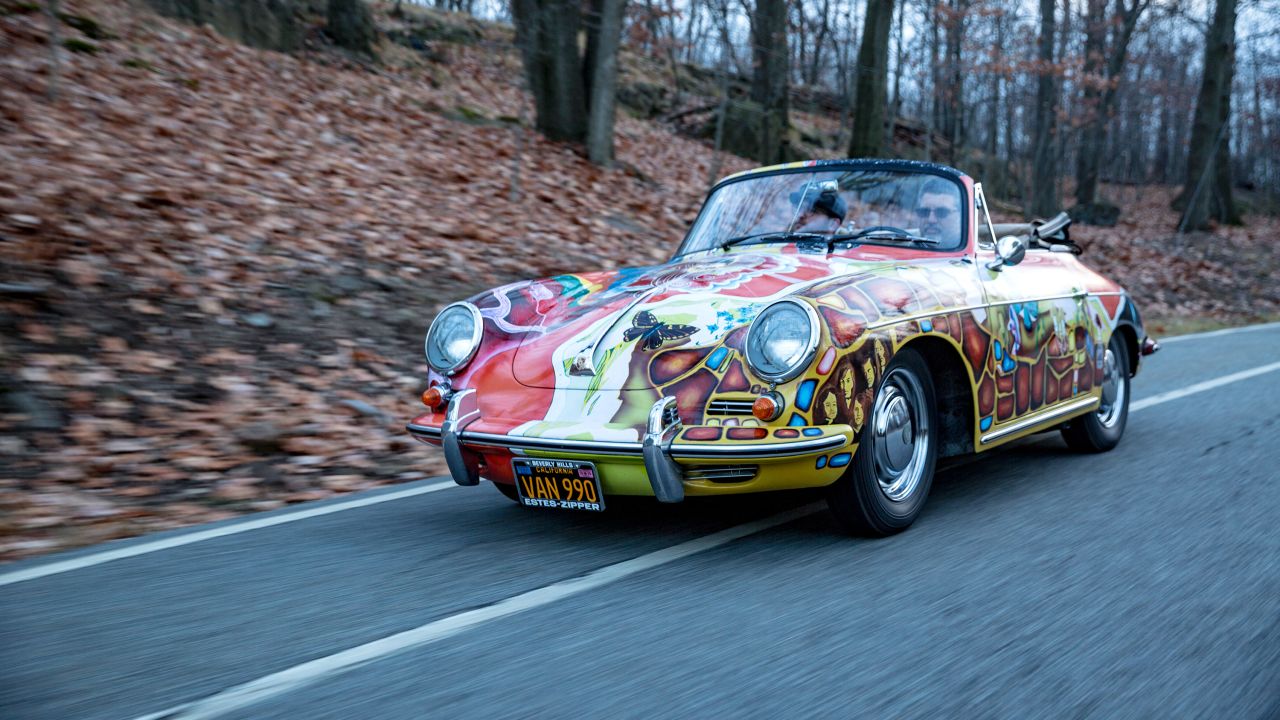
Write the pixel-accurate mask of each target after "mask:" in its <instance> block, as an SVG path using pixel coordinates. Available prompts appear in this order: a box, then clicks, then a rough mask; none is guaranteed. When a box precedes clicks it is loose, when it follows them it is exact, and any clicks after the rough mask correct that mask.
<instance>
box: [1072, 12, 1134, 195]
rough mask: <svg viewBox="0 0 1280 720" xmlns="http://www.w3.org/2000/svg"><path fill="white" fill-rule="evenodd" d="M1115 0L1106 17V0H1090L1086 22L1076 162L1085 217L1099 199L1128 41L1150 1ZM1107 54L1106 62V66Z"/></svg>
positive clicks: (1078, 186) (1077, 188)
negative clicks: (1128, 2)
mask: <svg viewBox="0 0 1280 720" xmlns="http://www.w3.org/2000/svg"><path fill="white" fill-rule="evenodd" d="M1132 2H1133V4H1132V5H1125V0H1116V17H1115V18H1114V19H1113V20H1112V21H1111V22H1110V23H1109V22H1108V20H1107V18H1106V0H1088V19H1087V20H1086V25H1085V65H1084V76H1085V83H1086V85H1085V100H1084V110H1085V113H1086V115H1085V126H1084V132H1083V133H1081V143H1080V154H1079V156H1078V157H1077V163H1076V204H1077V205H1078V206H1080V208H1081V209H1082V210H1083V211H1084V212H1082V213H1080V217H1081V218H1082V219H1087V218H1089V217H1090V216H1091V215H1092V212H1091V209H1092V206H1093V205H1094V204H1095V203H1096V202H1097V194H1098V168H1099V162H1100V161H1101V158H1102V155H1103V148H1104V145H1105V141H1106V134H1107V124H1108V123H1109V122H1110V115H1111V110H1112V107H1113V106H1114V104H1115V99H1116V90H1117V88H1118V86H1119V83H1120V81H1121V79H1122V78H1121V75H1122V74H1123V72H1124V65H1125V60H1126V59H1127V58H1128V53H1129V42H1130V40H1131V39H1132V38H1133V31H1134V29H1135V28H1136V27H1137V24H1138V19H1139V18H1141V16H1142V13H1143V11H1145V10H1146V8H1147V5H1148V3H1149V2H1150V0H1132ZM1108 25H1115V26H1116V28H1115V37H1114V39H1113V40H1112V43H1111V48H1110V52H1109V53H1108V52H1107V49H1106V35H1107V27H1108ZM1104 55H1106V57H1105V65H1104Z"/></svg>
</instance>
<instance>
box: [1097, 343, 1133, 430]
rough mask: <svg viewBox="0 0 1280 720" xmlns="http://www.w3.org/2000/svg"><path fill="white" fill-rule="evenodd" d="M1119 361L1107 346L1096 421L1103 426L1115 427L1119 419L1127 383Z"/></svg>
mask: <svg viewBox="0 0 1280 720" xmlns="http://www.w3.org/2000/svg"><path fill="white" fill-rule="evenodd" d="M1122 372H1123V371H1122V370H1121V369H1120V363H1119V362H1118V361H1117V360H1116V354H1115V353H1113V352H1111V348H1107V354H1106V356H1105V357H1104V358H1103V361H1102V402H1101V403H1099V404H1098V422H1100V423H1102V426H1103V427H1107V428H1109V427H1115V424H1116V423H1117V422H1119V421H1120V411H1121V410H1122V409H1123V408H1124V396H1125V393H1126V392H1128V385H1127V384H1126V383H1125V381H1124V376H1123V375H1122Z"/></svg>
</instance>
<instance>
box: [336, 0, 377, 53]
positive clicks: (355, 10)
mask: <svg viewBox="0 0 1280 720" xmlns="http://www.w3.org/2000/svg"><path fill="white" fill-rule="evenodd" d="M325 32H326V33H328V34H329V37H330V38H331V39H332V40H333V43H334V44H335V45H337V46H338V47H340V48H344V49H347V50H350V51H351V52H356V53H361V54H363V55H369V56H372V55H373V43H374V42H375V41H376V40H377V30H376V29H375V28H374V25H373V15H372V14H371V13H370V12H369V6H367V5H365V4H364V0H329V4H328V22H327V24H326V25H325Z"/></svg>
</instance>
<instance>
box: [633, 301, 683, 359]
mask: <svg viewBox="0 0 1280 720" xmlns="http://www.w3.org/2000/svg"><path fill="white" fill-rule="evenodd" d="M697 331H698V328H696V327H694V326H692V325H679V324H674V323H665V322H662V321H661V320H659V319H658V318H656V317H654V315H653V313H651V312H649V311H648V310H641V311H640V312H638V313H636V316H635V317H633V318H631V327H629V328H627V331H626V332H625V333H623V334H622V339H623V340H625V341H627V342H631V341H632V340H639V341H640V346H641V347H642V348H643V349H645V350H657V349H658V348H660V347H662V346H663V344H664V343H666V342H667V341H668V340H682V339H684V338H687V337H689V336H690V335H692V334H694V333H695V332H697Z"/></svg>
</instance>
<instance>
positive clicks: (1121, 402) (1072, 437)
mask: <svg viewBox="0 0 1280 720" xmlns="http://www.w3.org/2000/svg"><path fill="white" fill-rule="evenodd" d="M1103 364H1104V366H1103V372H1104V378H1103V384H1104V387H1103V399H1102V403H1101V404H1099V405H1098V409H1097V410H1095V411H1093V412H1091V413H1089V414H1088V415H1081V416H1080V417H1078V418H1075V419H1073V420H1072V421H1071V422H1069V423H1067V424H1066V425H1064V426H1063V427H1062V439H1063V440H1066V441H1067V447H1069V448H1071V449H1072V450H1075V451H1077V452H1089V453H1099V452H1106V451H1108V450H1110V449H1111V448H1113V447H1115V446H1116V445H1119V444H1120V438H1121V437H1123V436H1124V426H1125V423H1127V422H1128V420H1129V348H1128V346H1127V345H1126V344H1125V341H1124V338H1123V337H1121V335H1120V333H1118V332H1117V333H1112V334H1111V341H1110V342H1109V343H1107V352H1106V355H1105V356H1104V359H1103ZM1112 379H1114V381H1115V382H1116V392H1117V393H1118V395H1114V394H1113V395H1110V396H1109V395H1108V391H1107V388H1106V384H1107V383H1108V381H1110V380H1112Z"/></svg>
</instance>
